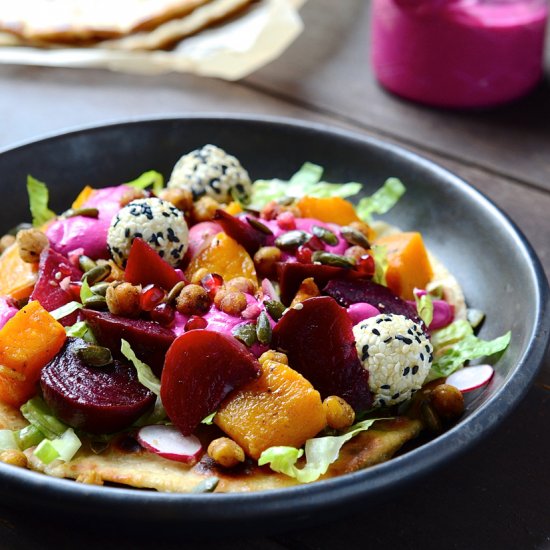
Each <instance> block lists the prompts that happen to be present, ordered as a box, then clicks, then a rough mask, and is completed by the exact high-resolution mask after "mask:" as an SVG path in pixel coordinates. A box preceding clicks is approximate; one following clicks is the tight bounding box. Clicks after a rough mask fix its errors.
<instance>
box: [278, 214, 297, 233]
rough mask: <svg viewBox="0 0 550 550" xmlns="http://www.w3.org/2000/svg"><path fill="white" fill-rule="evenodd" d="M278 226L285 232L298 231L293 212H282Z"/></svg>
mask: <svg viewBox="0 0 550 550" xmlns="http://www.w3.org/2000/svg"><path fill="white" fill-rule="evenodd" d="M277 225H278V226H279V227H280V228H281V229H284V230H285V231H291V230H292V229H296V218H295V217H294V214H293V213H292V212H281V213H280V214H279V215H278V216H277Z"/></svg>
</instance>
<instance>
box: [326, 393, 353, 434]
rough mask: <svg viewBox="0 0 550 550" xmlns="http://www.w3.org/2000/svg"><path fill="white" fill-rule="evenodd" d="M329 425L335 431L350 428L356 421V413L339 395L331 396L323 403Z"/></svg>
mask: <svg viewBox="0 0 550 550" xmlns="http://www.w3.org/2000/svg"><path fill="white" fill-rule="evenodd" d="M323 408H324V409H325V415H326V417H327V424H328V425H329V426H330V427H331V428H333V429H335V430H343V429H344V428H349V427H350V426H351V425H352V424H353V422H354V421H355V411H354V410H353V409H352V408H351V405H350V404H349V403H348V402H347V401H346V400H345V399H342V398H341V397H338V396H337V395H329V396H328V397H327V398H326V399H325V400H324V401H323Z"/></svg>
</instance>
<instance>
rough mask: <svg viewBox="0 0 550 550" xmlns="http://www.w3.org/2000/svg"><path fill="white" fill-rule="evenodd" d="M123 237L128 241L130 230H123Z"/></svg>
mask: <svg viewBox="0 0 550 550" xmlns="http://www.w3.org/2000/svg"><path fill="white" fill-rule="evenodd" d="M124 236H125V237H126V238H127V239H128V238H129V237H130V228H129V227H127V228H126V229H125V230H124Z"/></svg>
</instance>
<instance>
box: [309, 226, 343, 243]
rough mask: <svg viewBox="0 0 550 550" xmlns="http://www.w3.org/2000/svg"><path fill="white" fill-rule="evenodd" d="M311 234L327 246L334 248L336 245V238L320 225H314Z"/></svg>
mask: <svg viewBox="0 0 550 550" xmlns="http://www.w3.org/2000/svg"><path fill="white" fill-rule="evenodd" d="M311 232H312V233H313V234H314V235H315V236H316V237H319V238H320V239H321V240H322V241H323V242H325V243H327V244H329V245H330V246H336V245H337V244H338V237H337V236H336V235H335V234H334V233H333V232H332V231H331V230H330V229H327V228H326V227H322V226H320V225H314V226H313V227H312V228H311Z"/></svg>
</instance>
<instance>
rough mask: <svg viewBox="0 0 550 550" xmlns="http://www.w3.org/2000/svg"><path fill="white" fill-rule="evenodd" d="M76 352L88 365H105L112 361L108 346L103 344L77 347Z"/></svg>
mask: <svg viewBox="0 0 550 550" xmlns="http://www.w3.org/2000/svg"><path fill="white" fill-rule="evenodd" d="M76 354H77V355H78V357H79V358H80V359H82V361H84V363H86V364H87V365H88V366H90V367H106V366H107V365H110V364H111V363H112V362H113V356H112V355H111V350H110V349H109V348H104V347H103V346H85V347H81V348H78V350H77V351H76Z"/></svg>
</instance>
